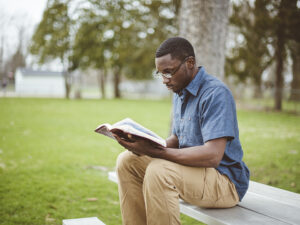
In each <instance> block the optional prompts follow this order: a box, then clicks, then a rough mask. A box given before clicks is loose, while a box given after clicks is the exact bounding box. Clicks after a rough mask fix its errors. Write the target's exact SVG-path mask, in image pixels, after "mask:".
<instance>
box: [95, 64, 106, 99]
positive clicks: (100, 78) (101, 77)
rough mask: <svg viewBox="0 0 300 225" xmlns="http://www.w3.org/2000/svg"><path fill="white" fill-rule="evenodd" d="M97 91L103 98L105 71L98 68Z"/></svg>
mask: <svg viewBox="0 0 300 225" xmlns="http://www.w3.org/2000/svg"><path fill="white" fill-rule="evenodd" d="M97 79H98V86H99V92H100V93H101V98H103V99H105V98H106V94H105V83H106V74H105V71H103V70H100V71H99V72H98V75H97Z"/></svg>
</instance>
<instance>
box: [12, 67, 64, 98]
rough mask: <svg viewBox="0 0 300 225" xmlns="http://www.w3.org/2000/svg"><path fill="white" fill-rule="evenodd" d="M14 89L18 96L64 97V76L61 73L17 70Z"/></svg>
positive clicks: (25, 69)
mask: <svg viewBox="0 0 300 225" xmlns="http://www.w3.org/2000/svg"><path fill="white" fill-rule="evenodd" d="M15 89H16V94H17V95H20V96H45V97H64V96H65V81H64V76H63V73H62V72H53V71H42V70H32V69H27V68H18V69H17V71H16V75H15Z"/></svg>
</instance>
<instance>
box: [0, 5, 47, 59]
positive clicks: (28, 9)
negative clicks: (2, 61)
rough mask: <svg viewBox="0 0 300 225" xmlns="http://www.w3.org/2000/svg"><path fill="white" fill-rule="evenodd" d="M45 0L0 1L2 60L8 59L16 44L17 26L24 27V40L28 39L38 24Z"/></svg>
mask: <svg viewBox="0 0 300 225" xmlns="http://www.w3.org/2000/svg"><path fill="white" fill-rule="evenodd" d="M46 3H47V0H0V27H1V29H0V44H1V41H2V42H3V45H4V46H5V49H4V55H3V56H4V58H7V57H9V55H11V54H12V53H13V52H14V51H15V49H16V46H17V43H18V38H17V37H18V28H17V27H18V26H25V27H26V30H25V36H26V37H25V38H26V39H30V37H31V35H32V33H33V30H34V28H35V26H36V25H37V24H38V23H39V22H40V20H41V18H42V15H43V11H44V9H45V7H46ZM2 39H3V40H2Z"/></svg>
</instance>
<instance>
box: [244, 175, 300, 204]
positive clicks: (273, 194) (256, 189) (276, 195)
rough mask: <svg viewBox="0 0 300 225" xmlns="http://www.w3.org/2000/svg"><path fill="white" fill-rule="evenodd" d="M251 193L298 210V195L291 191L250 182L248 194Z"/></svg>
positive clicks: (299, 201)
mask: <svg viewBox="0 0 300 225" xmlns="http://www.w3.org/2000/svg"><path fill="white" fill-rule="evenodd" d="M249 192H253V193H255V194H259V195H262V196H265V197H268V198H271V199H274V200H277V201H279V202H282V203H284V204H289V205H292V206H294V207H298V208H299V210H300V195H299V194H297V193H294V192H291V191H286V190H282V189H279V188H276V187H272V186H269V185H265V184H260V183H257V182H255V181H250V184H249V189H248V193H249Z"/></svg>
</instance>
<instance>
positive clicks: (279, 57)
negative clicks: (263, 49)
mask: <svg viewBox="0 0 300 225" xmlns="http://www.w3.org/2000/svg"><path fill="white" fill-rule="evenodd" d="M286 2H287V1H281V2H280V6H279V11H278V18H285V16H286V15H285V14H286V13H285V10H284V9H285V3H286ZM276 25H277V27H276V39H277V40H276V42H275V61H276V71H275V95H274V101H275V105H274V109H275V110H278V111H281V109H282V92H283V65H284V59H285V44H286V43H285V41H286V28H285V27H284V23H283V22H282V21H280V22H278V23H277V24H276Z"/></svg>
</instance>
